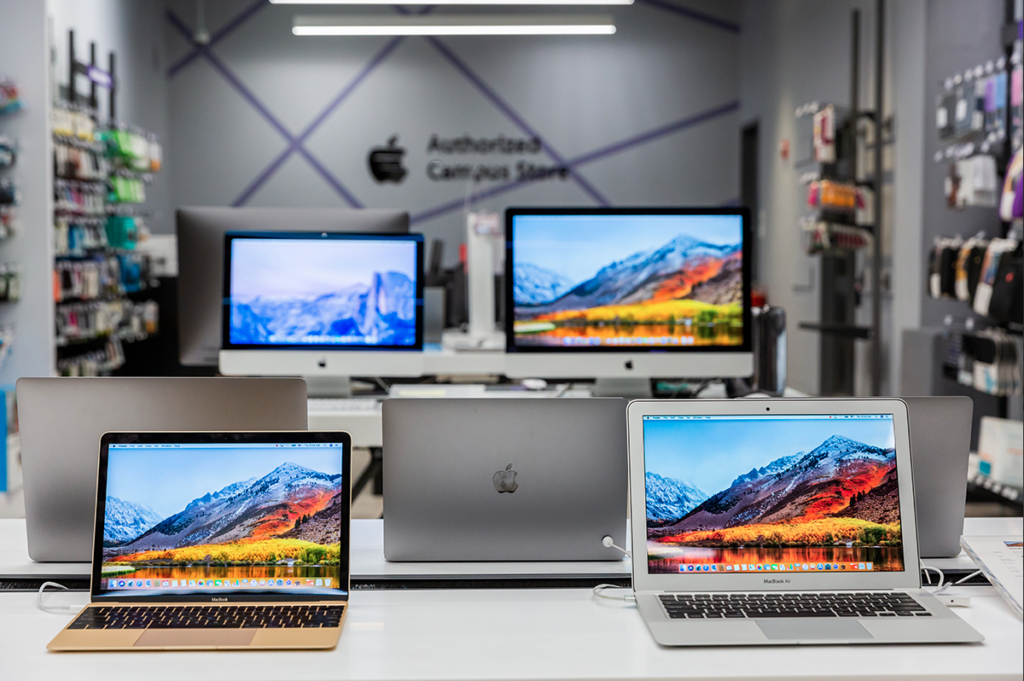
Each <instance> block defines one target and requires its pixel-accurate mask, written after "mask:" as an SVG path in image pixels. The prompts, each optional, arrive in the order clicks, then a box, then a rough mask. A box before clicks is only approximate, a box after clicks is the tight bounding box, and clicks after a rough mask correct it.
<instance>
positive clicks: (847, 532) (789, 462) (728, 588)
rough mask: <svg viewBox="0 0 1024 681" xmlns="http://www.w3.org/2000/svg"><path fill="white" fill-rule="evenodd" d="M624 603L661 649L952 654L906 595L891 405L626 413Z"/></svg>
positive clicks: (901, 485)
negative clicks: (628, 578) (628, 587)
mask: <svg viewBox="0 0 1024 681" xmlns="http://www.w3.org/2000/svg"><path fill="white" fill-rule="evenodd" d="M627 420H628V427H629V469H630V491H631V511H632V513H631V517H632V523H631V534H632V540H633V542H632V545H633V555H632V565H633V590H634V592H635V594H636V602H637V607H638V608H639V610H640V614H641V615H642V616H643V618H644V621H645V622H646V624H647V627H648V629H650V631H651V634H652V635H653V636H654V639H655V640H656V641H657V642H658V643H660V644H662V645H670V646H695V645H779V644H842V643H859V644H860V643H956V642H973V641H980V640H982V639H983V637H982V636H981V634H979V633H978V632H977V631H975V630H974V629H973V628H972V627H970V626H969V625H968V624H967V623H966V622H964V621H963V620H961V619H960V618H959V617H958V616H957V615H956V614H954V613H953V612H952V611H950V610H949V609H948V608H946V607H945V606H944V605H942V604H941V603H939V601H938V600H937V599H936V598H934V597H933V596H931V595H930V594H928V593H927V592H925V591H924V590H922V589H921V573H920V570H919V567H918V566H919V562H920V558H919V552H918V548H917V522H916V516H915V512H914V492H913V490H914V487H913V482H912V479H911V466H910V437H909V428H908V425H907V407H906V404H905V403H904V402H903V401H901V400H897V399H877V400H756V401H755V400H685V401H675V400H660V401H650V400H642V401H635V402H632V403H630V405H629V408H628V417H627Z"/></svg>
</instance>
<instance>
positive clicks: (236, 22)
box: [167, 0, 270, 78]
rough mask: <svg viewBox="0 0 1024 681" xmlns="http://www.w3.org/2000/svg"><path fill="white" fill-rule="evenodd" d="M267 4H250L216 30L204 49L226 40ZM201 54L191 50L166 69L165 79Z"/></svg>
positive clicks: (169, 15)
mask: <svg viewBox="0 0 1024 681" xmlns="http://www.w3.org/2000/svg"><path fill="white" fill-rule="evenodd" d="M268 4H270V3H269V2H267V0H256V2H254V3H252V4H251V5H249V6H248V7H247V8H245V9H244V10H242V11H241V12H240V13H239V14H238V15H237V16H235V17H234V18H233V19H231V20H230V21H229V22H228V23H226V24H225V25H224V26H223V27H222V28H221V29H220V30H218V31H217V32H216V33H214V34H213V35H212V36H210V42H209V43H207V44H206V47H207V48H209V47H213V46H214V45H216V44H217V43H218V42H220V40H221V39H222V38H226V37H227V36H228V34H230V33H231V32H233V31H234V30H235V29H236V28H238V27H239V26H241V25H242V24H244V23H245V22H246V21H248V20H249V18H250V17H252V15H254V14H256V12H257V11H258V10H261V9H263V8H264V7H266V6H267V5H268ZM167 15H168V19H170V18H171V12H170V11H168V12H167ZM189 42H192V40H191V36H189ZM202 53H203V51H202V49H199V48H196V49H193V50H192V51H191V52H190V53H188V54H187V55H185V56H184V57H182V58H181V59H179V60H178V61H176V62H174V63H173V64H171V67H170V68H169V69H167V77H168V78H174V76H175V75H177V73H178V71H181V70H182V69H183V68H185V67H186V66H188V65H189V64H191V63H192V62H193V61H195V60H196V58H198V57H199V56H200V55H202Z"/></svg>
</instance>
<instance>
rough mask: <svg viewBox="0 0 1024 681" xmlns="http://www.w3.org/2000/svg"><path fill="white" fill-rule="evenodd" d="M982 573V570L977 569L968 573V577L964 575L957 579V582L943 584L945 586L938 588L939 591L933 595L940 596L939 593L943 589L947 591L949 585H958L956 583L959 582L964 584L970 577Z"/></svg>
mask: <svg viewBox="0 0 1024 681" xmlns="http://www.w3.org/2000/svg"><path fill="white" fill-rule="evenodd" d="M980 574H981V570H975V571H974V572H972V573H971V574H969V575H967V576H966V577H962V578H960V579H958V580H956V581H955V582H947V583H946V585H945V586H943V587H940V588H939V589H938V590H937V591H936V592H935V593H934V594H932V595H933V596H938V595H939V594H940V593H942V592H943V591H945V590H946V589H948V588H949V587H951V586H956V585H958V584H963V583H964V582H966V581H967V580H968V579H970V578H971V577H976V576H978V575H980Z"/></svg>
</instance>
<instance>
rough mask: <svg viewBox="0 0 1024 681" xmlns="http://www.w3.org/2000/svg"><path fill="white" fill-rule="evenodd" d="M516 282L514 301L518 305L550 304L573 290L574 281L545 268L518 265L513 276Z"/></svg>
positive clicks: (525, 264)
mask: <svg viewBox="0 0 1024 681" xmlns="http://www.w3.org/2000/svg"><path fill="white" fill-rule="evenodd" d="M512 280H513V281H514V282H515V292H514V294H513V295H514V299H515V301H516V304H517V305H542V304H544V303H550V302H551V301H553V300H555V299H556V298H558V297H559V296H560V295H562V294H563V293H565V292H566V291H568V290H569V289H570V288H572V280H570V279H569V278H568V277H565V276H562V275H561V274H559V273H558V272H555V271H553V270H549V269H547V268H545V267H538V266H537V265H530V264H528V263H516V265H515V271H514V273H513V275H512Z"/></svg>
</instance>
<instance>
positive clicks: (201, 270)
mask: <svg viewBox="0 0 1024 681" xmlns="http://www.w3.org/2000/svg"><path fill="white" fill-rule="evenodd" d="M175 222H176V229H177V235H178V239H177V241H178V346H179V350H178V355H179V361H180V362H181V363H182V364H183V365H185V366H210V367H216V366H217V355H218V353H219V352H220V347H221V343H220V341H221V339H220V330H221V319H220V313H221V298H220V295H221V289H222V286H223V281H224V274H223V272H222V271H221V267H222V265H223V263H224V253H223V247H224V234H225V233H227V232H363V233H380V234H407V233H408V232H409V214H408V213H406V212H403V211H396V210H370V209H350V208H198V207H196V208H179V209H178V210H177V212H176V213H175Z"/></svg>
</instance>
